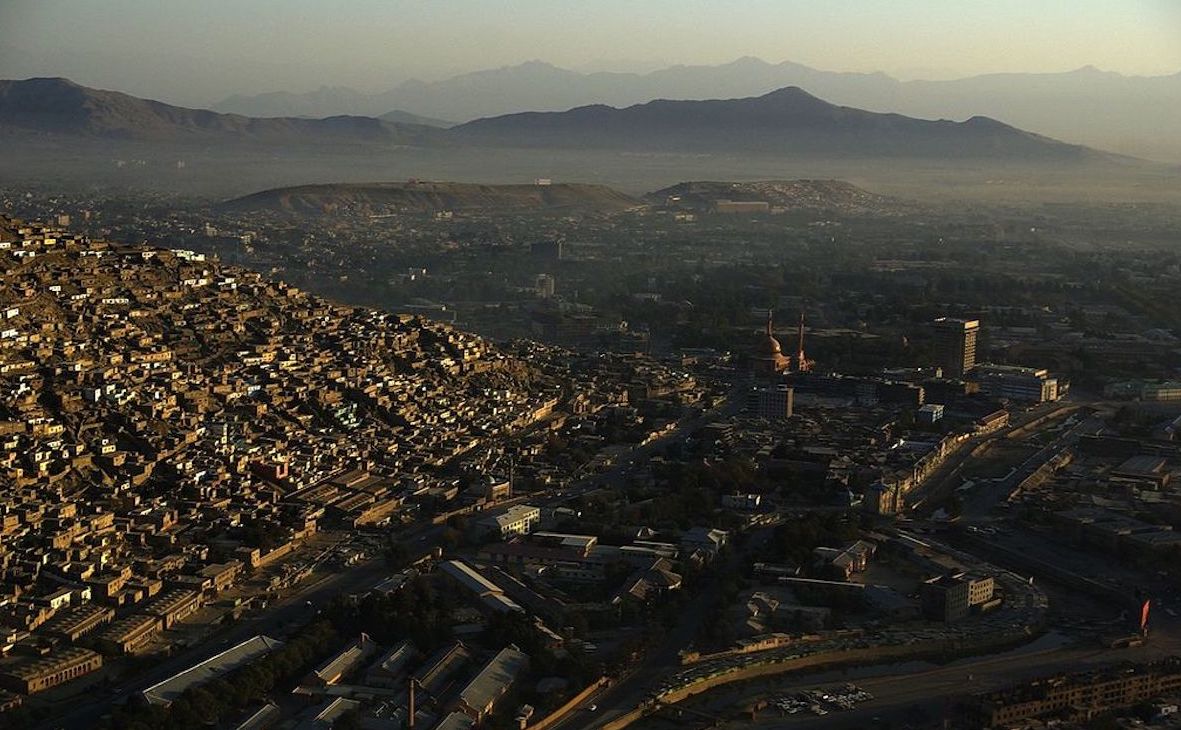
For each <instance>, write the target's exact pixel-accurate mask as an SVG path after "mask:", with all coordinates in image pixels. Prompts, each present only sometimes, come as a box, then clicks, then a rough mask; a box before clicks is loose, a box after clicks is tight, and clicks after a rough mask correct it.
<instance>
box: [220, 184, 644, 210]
mask: <svg viewBox="0 0 1181 730" xmlns="http://www.w3.org/2000/svg"><path fill="white" fill-rule="evenodd" d="M639 205H641V202H640V201H639V200H636V199H635V198H632V197H630V196H627V195H624V194H623V193H620V192H618V191H616V190H612V189H611V188H609V187H606V186H603V185H583V184H569V183H568V184H553V185H477V184H473V183H450V182H408V183H348V184H344V183H336V184H327V185H299V186H296V187H286V188H276V189H274V190H264V191H262V192H259V193H254V194H252V195H247V196H245V197H241V198H235V199H234V200H229V201H226V202H225V203H222V204H221V206H220V207H221V208H223V209H225V210H234V211H271V212H275V211H278V212H288V213H296V214H302V215H320V214H332V213H346V212H348V213H359V214H364V215H371V214H374V213H394V212H415V213H433V212H437V211H444V210H496V211H501V212H504V211H535V212H536V211H550V212H560V213H563V214H565V213H610V212H616V211H620V210H627V209H629V208H635V207H637V206H639Z"/></svg>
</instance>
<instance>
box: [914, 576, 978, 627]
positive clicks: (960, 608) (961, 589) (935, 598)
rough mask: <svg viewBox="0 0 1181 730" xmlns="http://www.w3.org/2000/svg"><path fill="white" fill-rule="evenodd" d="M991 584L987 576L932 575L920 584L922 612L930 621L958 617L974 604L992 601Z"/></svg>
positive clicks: (970, 609) (949, 621) (956, 618)
mask: <svg viewBox="0 0 1181 730" xmlns="http://www.w3.org/2000/svg"><path fill="white" fill-rule="evenodd" d="M994 588H995V584H994V581H993V579H992V577H991V576H972V575H966V574H964V573H956V574H953V575H940V576H936V577H935V578H931V579H929V580H927V581H925V582H924V583H923V585H922V590H921V592H920V593H921V597H922V605H923V614H924V615H926V616H927V618H929V619H931V620H933V621H946V622H948V623H951V622H953V621H959V620H960V619H962V618H964V617H966V616H967V615H968V614H969V613H970V612H971V611H972V609H973V608H974V607H977V606H985V604H987V603H989V602H990V601H992V597H993V591H994Z"/></svg>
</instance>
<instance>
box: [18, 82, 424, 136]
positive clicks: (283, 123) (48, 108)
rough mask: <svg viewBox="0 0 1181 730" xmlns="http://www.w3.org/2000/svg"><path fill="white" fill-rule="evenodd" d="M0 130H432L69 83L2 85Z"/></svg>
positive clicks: (291, 132)
mask: <svg viewBox="0 0 1181 730" xmlns="http://www.w3.org/2000/svg"><path fill="white" fill-rule="evenodd" d="M0 127H8V128H15V129H22V130H30V131H34V132H38V133H52V134H66V135H74V136H85V137H97V138H112V139H122V140H135V141H150V142H161V143H183V142H218V143H248V144H284V145H292V144H295V145H305V144H311V145H323V144H381V145H391V144H408V143H412V142H415V141H418V140H420V139H422V138H424V137H426V136H429V135H430V134H432V133H434V132H436V131H437V130H431V129H428V128H426V127H419V126H409V125H401V124H397V123H394V122H389V121H383V120H380V119H373V118H369V117H350V116H338V117H330V118H327V119H295V118H283V117H278V118H268V119H255V118H251V117H244V116H239V115H236V114H218V113H216V112H212V111H208V110H204V109H186V108H184V107H177V106H171V105H169V104H163V103H161V102H158V101H150V100H147V99H139V98H136V97H134V96H129V95H127V94H121V93H119V92H116V91H101V90H98V89H90V88H87V87H84V86H79V85H78V84H75V83H73V82H71V81H68V80H66V79H57V78H45V79H28V80H25V81H0Z"/></svg>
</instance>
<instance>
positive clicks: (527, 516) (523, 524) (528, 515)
mask: <svg viewBox="0 0 1181 730" xmlns="http://www.w3.org/2000/svg"><path fill="white" fill-rule="evenodd" d="M540 519H541V510H540V509H538V508H537V507H532V506H530V505H527V504H515V505H513V506H512V507H509V508H508V509H507V510H505V511H504V512H502V513H501V514H498V515H493V516H491V517H486V518H484V519H482V520H480V525H481V526H482V527H485V528H487V529H488V530H489V531H491V532H493V533H496V534H497V535H500V536H501V537H508V536H509V535H525V534H527V533H529V532H532V531H533V526H534V525H536V524H537V522H538V521H539V520H540Z"/></svg>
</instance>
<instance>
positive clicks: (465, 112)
mask: <svg viewBox="0 0 1181 730" xmlns="http://www.w3.org/2000/svg"><path fill="white" fill-rule="evenodd" d="M788 86H798V87H800V88H803V89H807V90H808V91H809V92H810V93H813V94H816V95H817V96H819V97H821V98H823V99H826V100H828V101H831V102H833V103H835V104H842V105H848V106H852V107H857V108H862V109H867V110H872V111H881V112H896V113H899V114H905V115H908V116H915V117H922V118H936V119H943V118H950V119H965V118H968V117H972V116H989V117H993V118H996V119H999V120H1001V121H1004V122H1006V123H1008V124H1012V125H1014V126H1017V127H1020V128H1023V129H1029V130H1032V131H1035V132H1038V133H1040V134H1044V135H1048V136H1052V137H1057V138H1062V139H1069V140H1072V141H1076V142H1080V143H1083V144H1087V145H1091V146H1097V147H1100V148H1103V149H1110V150H1113V151H1117V152H1120V153H1123V154H1130V155H1137V156H1144V157H1149V158H1153V159H1161V160H1181V135H1171V134H1168V133H1167V132H1166V130H1169V129H1172V128H1173V127H1175V126H1176V125H1177V122H1178V120H1181V73H1178V74H1173V75H1167V76H1124V75H1121V74H1117V73H1111V72H1105V71H1100V70H1098V69H1095V68H1093V67H1089V66H1088V67H1084V68H1080V69H1077V70H1074V71H1068V72H1062V73H1044V74H1020V73H1016V74H1015V73H1009V74H990V75H983V76H974V77H969V78H964V79H957V80H950V81H899V80H898V79H895V78H893V77H891V76H888V75H887V74H884V73H844V72H833V71H823V70H819V69H814V68H810V67H808V66H804V65H801V64H797V63H791V62H783V63H777V64H772V63H767V62H765V61H762V60H760V59H757V58H742V59H738V60H737V61H734V62H731V63H727V64H723V65H718V66H672V67H669V68H666V69H661V70H658V71H653V72H651V73H644V74H634V73H606V72H599V73H579V72H576V71H571V70H568V69H563V68H559V67H557V66H553V65H551V64H547V63H543V62H540V61H531V62H528V63H524V64H520V65H517V66H509V67H504V68H497V69H490V70H484V71H476V72H473V73H468V74H462V75H459V76H455V77H452V78H448V79H443V80H440V81H433V82H423V81H416V80H411V81H406V82H403V83H401V84H399V85H397V86H395V87H394V88H392V89H390V90H388V91H385V92H381V93H377V94H365V93H361V92H358V91H355V90H352V89H345V88H340V87H333V88H322V89H319V90H317V91H313V92H309V93H307V94H290V93H271V94H261V95H258V96H235V97H231V98H229V99H225V100H222V101H220V102H217V103H215V104H214V105H213V109H214V110H216V111H222V112H234V113H239V114H246V115H251V116H311V117H323V116H330V115H338V114H359V115H365V116H379V115H381V114H385V113H386V112H388V111H390V110H392V109H399V110H405V112H407V113H413V114H415V115H422V116H425V117H427V118H430V119H447V120H453V121H456V122H461V121H467V120H472V119H476V118H480V117H488V116H497V115H503V114H510V113H514V112H520V111H563V110H566V109H570V108H572V107H577V106H587V105H593V104H606V105H610V106H617V107H618V106H629V105H634V104H638V103H643V102H647V101H652V100H654V99H671V100H688V99H718V98H738V97H747V96H758V95H762V94H765V93H767V92H770V91H773V90H775V89H780V88H784V87H788ZM399 121H401V120H399Z"/></svg>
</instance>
